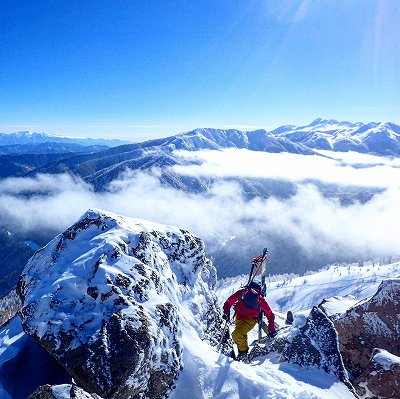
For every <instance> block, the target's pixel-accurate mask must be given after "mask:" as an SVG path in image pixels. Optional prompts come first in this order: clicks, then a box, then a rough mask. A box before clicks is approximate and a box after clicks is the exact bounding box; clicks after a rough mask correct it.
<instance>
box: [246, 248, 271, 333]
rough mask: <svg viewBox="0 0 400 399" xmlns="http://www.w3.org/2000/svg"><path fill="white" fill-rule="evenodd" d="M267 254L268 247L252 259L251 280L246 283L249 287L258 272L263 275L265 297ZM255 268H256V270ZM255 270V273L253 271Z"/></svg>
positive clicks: (261, 325)
mask: <svg viewBox="0 0 400 399" xmlns="http://www.w3.org/2000/svg"><path fill="white" fill-rule="evenodd" d="M267 254H268V248H264V250H263V253H262V254H261V255H258V256H256V257H255V258H254V259H253V260H252V261H251V270H250V274H249V281H248V282H247V284H246V287H248V286H249V285H250V284H251V283H252V282H253V280H254V278H255V277H256V276H257V274H258V273H260V275H261V294H262V296H263V297H265V294H266V292H267V285H266V282H265V280H266V274H267V262H266V261H267ZM254 269H256V270H255V271H254ZM253 271H254V273H253ZM262 318H263V312H262V311H261V312H260V316H259V318H258V339H261V338H262V332H263V330H264V331H265V332H266V324H265V323H264V321H263V319H262Z"/></svg>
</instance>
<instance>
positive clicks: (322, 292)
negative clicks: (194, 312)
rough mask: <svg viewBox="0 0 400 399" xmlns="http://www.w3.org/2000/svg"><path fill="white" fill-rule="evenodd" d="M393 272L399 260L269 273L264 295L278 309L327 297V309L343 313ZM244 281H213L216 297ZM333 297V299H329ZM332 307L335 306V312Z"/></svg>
mask: <svg viewBox="0 0 400 399" xmlns="http://www.w3.org/2000/svg"><path fill="white" fill-rule="evenodd" d="M397 276H400V262H395V263H389V264H379V263H378V262H372V261H371V262H365V263H364V264H363V265H362V266H360V265H358V264H352V265H342V266H339V265H332V266H328V267H326V268H325V269H323V270H320V271H318V272H315V273H311V274H308V275H305V276H294V275H283V276H279V275H278V276H271V277H270V279H269V281H268V285H267V295H266V297H267V300H268V303H269V304H270V305H271V307H272V308H273V309H275V310H277V311H279V312H287V311H288V310H292V311H294V312H303V311H308V310H310V309H311V308H312V307H313V306H318V305H319V304H320V303H321V302H322V301H323V300H324V299H328V298H330V301H329V302H330V303H331V305H332V307H331V310H330V311H329V312H328V313H332V312H333V313H343V312H344V311H345V310H346V309H348V308H350V307H351V306H354V305H355V304H356V303H357V302H359V301H361V300H363V299H366V298H369V297H371V296H372V295H374V294H375V292H376V291H377V289H378V287H379V285H380V283H381V281H382V280H383V279H386V278H391V277H397ZM246 281H247V276H238V277H233V278H229V279H224V280H220V281H219V282H218V284H217V291H218V293H219V295H218V297H219V298H221V299H222V298H224V297H228V296H229V295H230V294H231V293H232V292H231V291H232V290H234V289H238V288H239V287H240V286H241V285H242V284H245V282H246ZM335 297H336V300H335V299H333V298H335ZM328 306H329V305H328ZM334 307H337V312H336V311H335V310H334Z"/></svg>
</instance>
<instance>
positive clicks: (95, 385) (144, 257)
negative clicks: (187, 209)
mask: <svg viewBox="0 0 400 399" xmlns="http://www.w3.org/2000/svg"><path fill="white" fill-rule="evenodd" d="M215 281H216V271H215V268H214V267H213V266H212V264H211V262H210V261H209V260H208V259H207V258H206V256H205V252H204V245H203V242H202V241H201V240H200V239H199V238H197V237H195V236H193V235H192V234H190V233H188V232H187V231H184V230H181V229H178V228H174V227H167V226H162V225H157V224H154V223H150V222H144V221H140V220H136V219H128V218H122V217H120V216H118V215H114V214H111V213H106V212H102V211H98V210H90V211H88V212H87V213H86V214H85V215H83V216H82V217H81V218H80V220H79V221H78V222H77V223H76V224H74V225H73V226H71V227H70V228H69V229H67V230H66V231H65V232H64V233H62V234H61V235H60V236H58V237H56V238H55V239H54V240H52V241H51V242H50V243H49V244H48V245H47V246H46V247H45V248H44V249H42V250H41V251H38V252H36V253H35V255H34V256H33V257H32V258H31V259H30V261H29V262H28V264H27V266H26V268H25V270H24V272H23V274H22V276H21V279H20V281H19V285H18V290H19V292H20V295H21V297H22V300H23V308H22V309H21V312H20V313H21V318H22V326H23V329H24V331H25V332H26V333H27V334H28V335H30V336H32V337H34V338H35V339H36V340H38V342H39V343H40V345H41V346H42V347H44V348H45V349H46V350H47V351H48V352H49V353H50V354H51V355H52V356H54V358H55V359H57V361H58V362H59V363H60V364H62V365H63V366H64V367H65V369H66V370H67V371H68V373H69V374H70V375H71V376H72V377H73V378H74V381H75V382H76V383H77V384H78V385H79V386H80V387H82V388H83V389H85V390H86V391H87V392H89V393H96V394H98V395H100V396H102V397H107V398H109V399H110V398H128V397H129V398H141V397H143V396H146V397H148V398H163V397H165V396H166V395H167V393H168V392H169V391H170V390H171V389H172V388H173V385H174V381H175V380H176V378H177V377H178V375H179V373H180V370H181V369H182V367H183V362H182V350H183V348H182V345H181V342H180V338H181V324H182V323H191V325H193V327H194V328H196V329H197V330H198V332H199V334H200V335H201V336H204V337H205V338H209V339H210V340H212V339H213V337H212V336H210V334H209V335H208V337H207V334H206V331H214V330H215V329H216V323H218V321H219V320H218V317H219V312H218V308H217V305H216V303H217V302H216V297H215V295H214V294H213V293H212V291H211V287H212V286H213V285H214V284H215ZM211 335H212V334H211Z"/></svg>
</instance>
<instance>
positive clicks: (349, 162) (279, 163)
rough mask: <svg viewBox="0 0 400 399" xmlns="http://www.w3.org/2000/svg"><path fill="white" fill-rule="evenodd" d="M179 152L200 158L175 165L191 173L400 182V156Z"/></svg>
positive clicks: (374, 184) (335, 181) (367, 183)
mask: <svg viewBox="0 0 400 399" xmlns="http://www.w3.org/2000/svg"><path fill="white" fill-rule="evenodd" d="M175 154H176V155H179V156H181V157H183V158H186V159H191V160H197V161H199V162H200V163H199V164H197V165H190V166H181V165H177V166H174V171H175V172H177V173H179V174H182V175H188V176H216V177H228V176H239V177H255V178H270V179H283V180H289V181H292V182H302V181H307V180H308V181H309V180H318V181H321V182H323V183H330V184H338V185H350V186H362V187H377V188H386V187H393V186H399V184H400V160H399V159H397V158H396V159H391V158H384V157H375V156H371V155H365V154H359V153H335V152H328V151H325V152H324V154H325V155H326V156H325V157H322V156H318V155H315V156H311V155H310V156H304V155H299V154H290V153H279V154H274V153H266V152H260V151H249V150H245V149H236V148H230V149H226V150H223V151H196V152H189V151H176V152H175ZM328 156H330V157H331V158H328ZM335 158H336V159H335Z"/></svg>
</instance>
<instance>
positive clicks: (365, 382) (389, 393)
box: [355, 349, 400, 399]
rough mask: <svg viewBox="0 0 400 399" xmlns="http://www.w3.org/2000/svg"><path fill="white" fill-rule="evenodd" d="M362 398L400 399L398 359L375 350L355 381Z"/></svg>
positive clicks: (399, 360)
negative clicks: (365, 367)
mask: <svg viewBox="0 0 400 399" xmlns="http://www.w3.org/2000/svg"><path fill="white" fill-rule="evenodd" d="M355 384H356V386H357V387H358V389H357V390H358V391H359V393H360V394H361V395H362V396H363V398H365V399H367V398H376V397H378V398H384V399H394V398H400V357H398V356H395V355H392V354H391V353H389V352H387V351H385V350H384V349H375V350H374V352H373V354H372V357H371V361H370V363H369V364H368V367H367V369H366V370H365V371H364V372H363V373H362V374H361V375H360V376H359V377H358V378H357V380H356V381H355Z"/></svg>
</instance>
